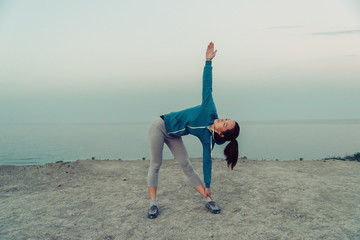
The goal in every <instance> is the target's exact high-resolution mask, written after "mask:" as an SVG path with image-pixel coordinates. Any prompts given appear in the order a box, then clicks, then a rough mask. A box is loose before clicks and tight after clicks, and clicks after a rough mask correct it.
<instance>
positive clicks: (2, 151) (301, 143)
mask: <svg viewBox="0 0 360 240" xmlns="http://www.w3.org/2000/svg"><path fill="white" fill-rule="evenodd" d="M240 126H241V134H240V137H239V139H238V140H239V144H240V156H246V157H247V158H250V159H258V160H262V159H279V160H297V159H299V158H303V159H304V160H309V159H322V158H325V157H330V156H345V155H346V154H353V153H355V152H359V151H360V137H359V135H360V120H354V121H327V122H325V121H322V122H310V121H309V122H265V123H260V122H259V123H251V122H245V123H241V122H240ZM147 127H148V123H146V124H108V125H105V124H104V125H102V124H83V125H81V124H73V125H70V124H61V125H60V124H59V125H0V165H27V164H43V163H48V162H55V161H59V160H63V161H76V160H78V159H91V158H92V157H95V158H96V159H123V160H137V159H142V158H143V157H145V158H146V159H149V152H148V143H147ZM183 139H184V142H185V145H186V147H187V150H188V152H189V155H190V157H201V156H202V148H201V145H200V142H199V141H198V140H197V138H195V137H192V136H185V137H183ZM223 148H224V146H216V147H215V150H214V152H213V156H214V157H223V154H222V151H223ZM170 158H173V157H172V154H171V153H170V151H169V150H168V148H167V147H165V148H164V159H170Z"/></svg>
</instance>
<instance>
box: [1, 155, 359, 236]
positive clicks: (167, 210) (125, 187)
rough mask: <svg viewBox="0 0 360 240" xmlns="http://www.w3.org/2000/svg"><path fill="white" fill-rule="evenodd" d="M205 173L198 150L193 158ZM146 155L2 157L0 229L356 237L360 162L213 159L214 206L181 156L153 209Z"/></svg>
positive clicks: (163, 177) (164, 174)
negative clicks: (22, 162) (5, 161)
mask: <svg viewBox="0 0 360 240" xmlns="http://www.w3.org/2000/svg"><path fill="white" fill-rule="evenodd" d="M192 163H193V165H194V167H195V168H196V170H197V171H198V172H199V174H200V175H201V174H202V170H201V169H202V163H201V160H200V159H192ZM148 166H149V161H148V160H145V161H115V160H114V161H104V160H103V161H99V160H81V161H77V162H71V163H50V164H46V165H33V166H0V239H37V240H38V239H360V176H359V174H360V163H359V162H343V161H334V160H329V161H326V162H324V161H252V160H239V162H238V165H237V166H236V168H235V170H234V171H231V170H229V169H228V168H227V167H226V164H225V162H224V160H220V159H215V160H214V161H213V183H212V194H213V198H214V200H216V202H217V203H218V204H219V206H220V207H221V208H222V213H221V214H219V215H213V214H211V213H210V212H208V211H206V209H205V207H204V203H203V200H202V199H201V198H200V196H199V195H198V194H197V193H196V192H195V190H194V189H193V188H192V187H191V186H190V183H189V182H188V180H187V179H186V177H185V176H184V174H183V173H182V171H181V169H180V167H179V165H178V163H177V162H176V161H175V160H168V161H164V162H163V165H162V168H161V170H160V179H159V183H160V185H159V190H158V199H159V200H158V201H159V209H160V215H159V217H158V218H157V219H153V220H150V219H147V217H146V213H147V210H148V205H149V201H148V195H147V186H146V175H147V169H148Z"/></svg>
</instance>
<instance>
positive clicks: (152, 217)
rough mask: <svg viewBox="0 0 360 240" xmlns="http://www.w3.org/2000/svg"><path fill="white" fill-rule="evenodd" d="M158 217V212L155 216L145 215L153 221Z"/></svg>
mask: <svg viewBox="0 0 360 240" xmlns="http://www.w3.org/2000/svg"><path fill="white" fill-rule="evenodd" d="M158 215H159V212H156V213H155V214H149V213H148V215H147V217H148V218H150V219H154V218H157V216H158Z"/></svg>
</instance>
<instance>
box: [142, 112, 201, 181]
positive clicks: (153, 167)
mask: <svg viewBox="0 0 360 240" xmlns="http://www.w3.org/2000/svg"><path fill="white" fill-rule="evenodd" d="M148 137H149V145H150V167H149V172H148V186H149V187H157V185H158V177H159V169H160V166H161V162H162V155H163V148H164V143H166V145H168V147H169V148H170V150H171V152H172V154H173V155H174V157H175V159H176V160H177V161H178V162H179V163H180V165H181V167H182V169H183V171H184V173H185V174H186V176H187V177H188V179H189V180H190V182H191V184H192V185H193V187H196V186H199V185H200V184H202V181H201V179H200V177H199V174H197V172H195V170H194V169H193V167H192V165H191V162H190V160H189V157H188V154H187V152H186V149H185V146H184V143H183V141H182V139H181V137H175V136H170V135H169V134H167V132H166V129H165V123H164V120H163V119H161V118H157V119H155V120H154V121H153V122H152V123H151V125H150V127H149V135H148Z"/></svg>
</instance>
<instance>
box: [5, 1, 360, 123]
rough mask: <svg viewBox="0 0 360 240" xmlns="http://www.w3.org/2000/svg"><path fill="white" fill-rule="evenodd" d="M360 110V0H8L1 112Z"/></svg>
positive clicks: (75, 116) (121, 114)
mask: <svg viewBox="0 0 360 240" xmlns="http://www.w3.org/2000/svg"><path fill="white" fill-rule="evenodd" d="M210 41H213V42H214V44H215V49H217V50H218V52H217V55H216V57H215V58H214V60H213V63H212V64H213V96H214V100H215V103H216V106H217V111H218V114H219V117H227V118H232V119H235V120H237V121H240V122H241V121H276V120H290V121H291V120H322V119H332V120H337V119H360V110H359V103H360V94H359V93H358V92H359V90H360V67H359V66H360V1H358V0H316V1H313V0H286V1H285V0H283V1H280V0H273V1H268V0H251V1H250V0H246V1H245V0H233V1H229V0H224V1H212V0H207V1H203V0H200V1H190V0H185V1H166V0H153V1H145V0H138V1H130V0H121V1H100V0H99V1H91V0H90V1H85V0H77V1H70V0H64V1H47V0H33V1H25V0H12V1H10V0H9V1H4V0H0V123H5V124H7V123H121V122H149V121H151V120H153V119H154V118H156V117H157V116H159V115H161V114H164V113H168V112H172V111H178V110H182V109H185V108H188V107H192V106H195V105H198V104H200V103H201V79H202V71H203V67H204V64H205V50H206V47H207V44H208V43H209V42H210Z"/></svg>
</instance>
